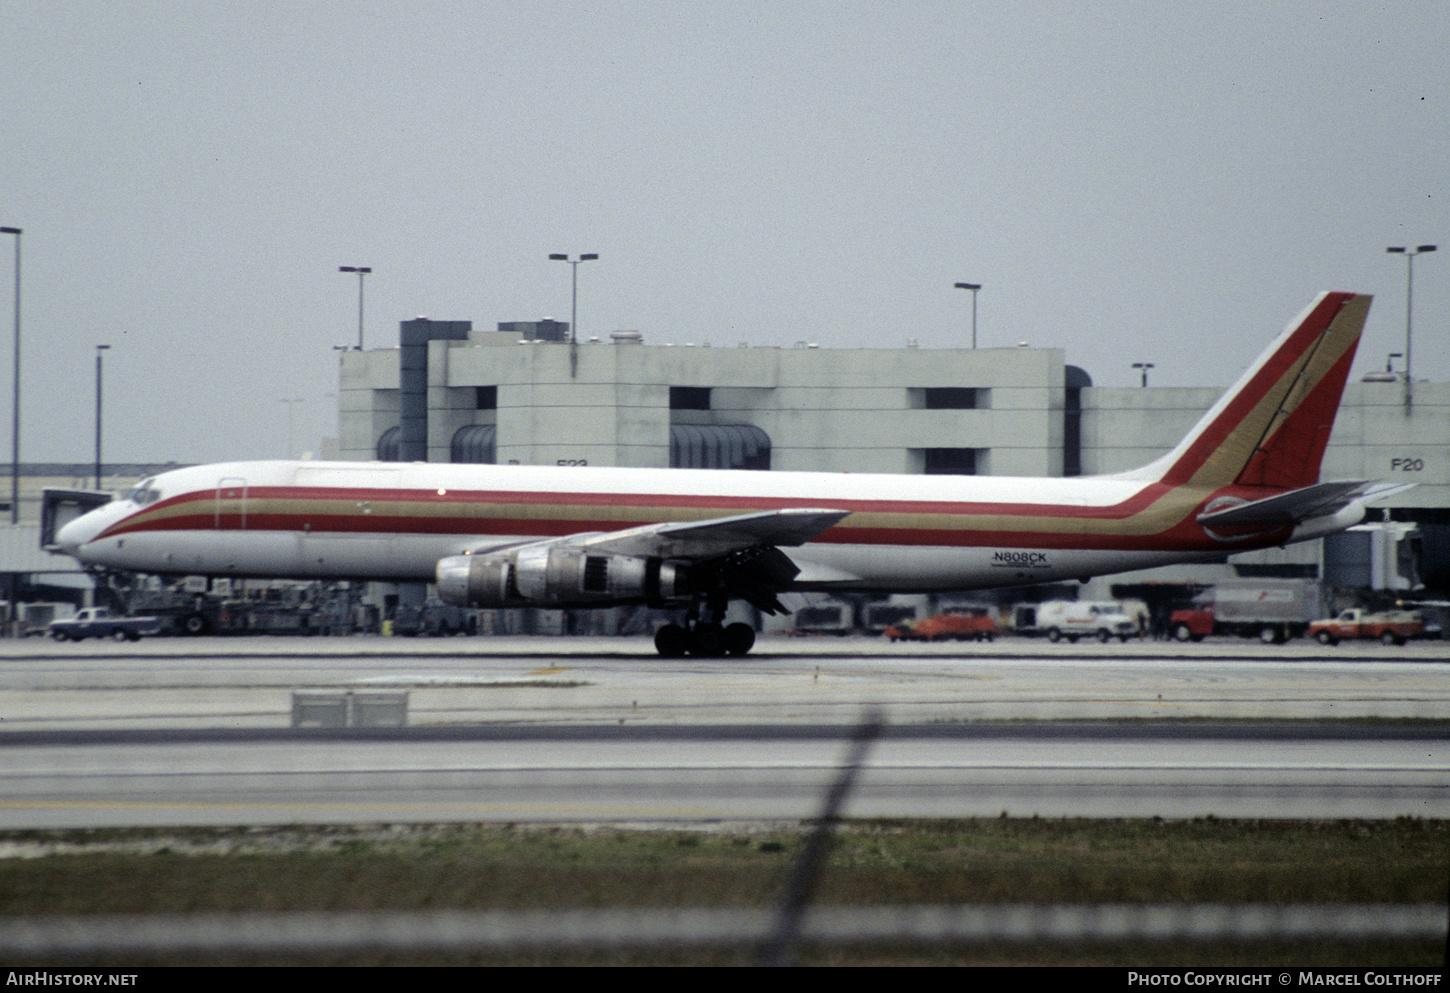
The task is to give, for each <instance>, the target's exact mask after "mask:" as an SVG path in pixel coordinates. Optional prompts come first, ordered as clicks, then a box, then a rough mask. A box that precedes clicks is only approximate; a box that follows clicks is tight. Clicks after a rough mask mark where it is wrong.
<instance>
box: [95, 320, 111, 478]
mask: <svg viewBox="0 0 1450 993" xmlns="http://www.w3.org/2000/svg"><path fill="white" fill-rule="evenodd" d="M110 347H111V346H110V345H97V346H96V490H97V491H98V492H99V491H100V488H101V356H102V355H103V354H105V351H106V349H108V348H110Z"/></svg>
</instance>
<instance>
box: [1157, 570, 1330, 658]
mask: <svg viewBox="0 0 1450 993" xmlns="http://www.w3.org/2000/svg"><path fill="white" fill-rule="evenodd" d="M1323 600H1324V597H1323V593H1322V592H1321V588H1320V586H1319V584H1318V583H1317V582H1315V581H1314V580H1309V579H1254V580H1250V579H1244V580H1230V581H1228V582H1223V583H1219V584H1218V585H1217V586H1215V587H1214V588H1213V590H1212V591H1211V592H1210V593H1209V594H1208V595H1206V596H1205V597H1203V598H1201V601H1200V602H1198V603H1197V604H1196V605H1195V606H1193V607H1187V608H1184V609H1182V610H1175V611H1174V612H1173V613H1172V614H1171V615H1170V616H1169V618H1168V630H1169V631H1170V632H1171V633H1172V635H1173V637H1174V638H1176V639H1177V640H1178V641H1202V640H1203V639H1204V637H1205V636H1207V635H1210V634H1225V635H1234V636H1237V637H1240V638H1258V639H1259V640H1260V641H1262V642H1264V643H1265V644H1271V645H1276V644H1280V643H1282V642H1285V641H1288V640H1289V639H1290V638H1300V637H1303V636H1304V635H1305V634H1306V633H1308V631H1309V624H1310V623H1311V622H1312V621H1314V620H1315V619H1316V618H1319V617H1323V616H1324V609H1325V608H1324V602H1323Z"/></svg>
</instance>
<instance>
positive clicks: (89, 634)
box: [49, 607, 159, 641]
mask: <svg viewBox="0 0 1450 993" xmlns="http://www.w3.org/2000/svg"><path fill="white" fill-rule="evenodd" d="M158 628H159V624H158V622H157V620H156V618H154V617H112V616H111V612H110V611H109V610H108V609H106V608H105V607H87V608H85V609H84V610H82V611H80V612H79V613H78V614H76V615H75V617H72V618H69V619H68V620H63V621H51V622H50V628H49V630H50V636H51V637H52V638H54V639H55V640H56V641H84V640H85V639H86V638H115V639H116V640H117V641H140V640H141V636H142V635H144V634H155V633H156V631H157V629H158Z"/></svg>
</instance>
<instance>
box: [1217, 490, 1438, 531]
mask: <svg viewBox="0 0 1450 993" xmlns="http://www.w3.org/2000/svg"><path fill="white" fill-rule="evenodd" d="M1411 485H1413V484H1393V483H1389V484H1386V483H1377V482H1353V483H1318V484H1316V485H1314V486H1305V487H1303V488H1302V489H1297V490H1291V491H1290V492H1288V493H1280V494H1279V495H1278V496H1271V497H1265V498H1264V499H1262V500H1253V501H1251V502H1249V503H1241V504H1238V505H1236V506H1233V507H1226V508H1224V509H1223V510H1215V511H1212V512H1210V513H1207V514H1199V515H1198V523H1199V524H1202V525H1203V526H1204V527H1254V526H1263V527H1282V526H1287V525H1294V524H1300V523H1302V522H1304V521H1307V520H1312V519H1314V518H1317V517H1329V516H1330V515H1332V514H1336V513H1338V512H1339V511H1341V510H1343V509H1344V508H1345V507H1348V506H1349V505H1350V504H1352V503H1356V502H1362V501H1365V500H1371V499H1375V498H1377V497H1384V496H1389V495H1390V494H1391V493H1398V492H1400V491H1401V490H1405V489H1409V487H1410V486H1411Z"/></svg>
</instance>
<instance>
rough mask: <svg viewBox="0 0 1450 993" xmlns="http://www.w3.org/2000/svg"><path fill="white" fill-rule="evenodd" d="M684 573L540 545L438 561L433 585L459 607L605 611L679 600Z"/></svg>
mask: <svg viewBox="0 0 1450 993" xmlns="http://www.w3.org/2000/svg"><path fill="white" fill-rule="evenodd" d="M688 573H689V566H688V564H687V563H684V562H671V561H667V560H664V559H658V558H641V557H638V556H633V555H590V554H588V553H586V552H585V551H584V550H583V549H581V548H575V547H571V546H569V545H563V544H539V545H524V546H522V547H521V548H511V549H506V550H504V551H499V552H488V553H485V554H482V555H452V556H449V557H448V558H446V559H440V560H439V562H438V571H437V580H438V596H439V598H440V599H441V600H443V602H444V603H451V604H454V605H456V606H459V607H567V606H571V605H597V606H604V605H606V604H612V603H630V602H639V601H644V602H646V603H661V602H664V601H668V600H675V599H679V598H680V597H683V596H685V595H687V593H688V590H687V589H686V582H687V580H688Z"/></svg>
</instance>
